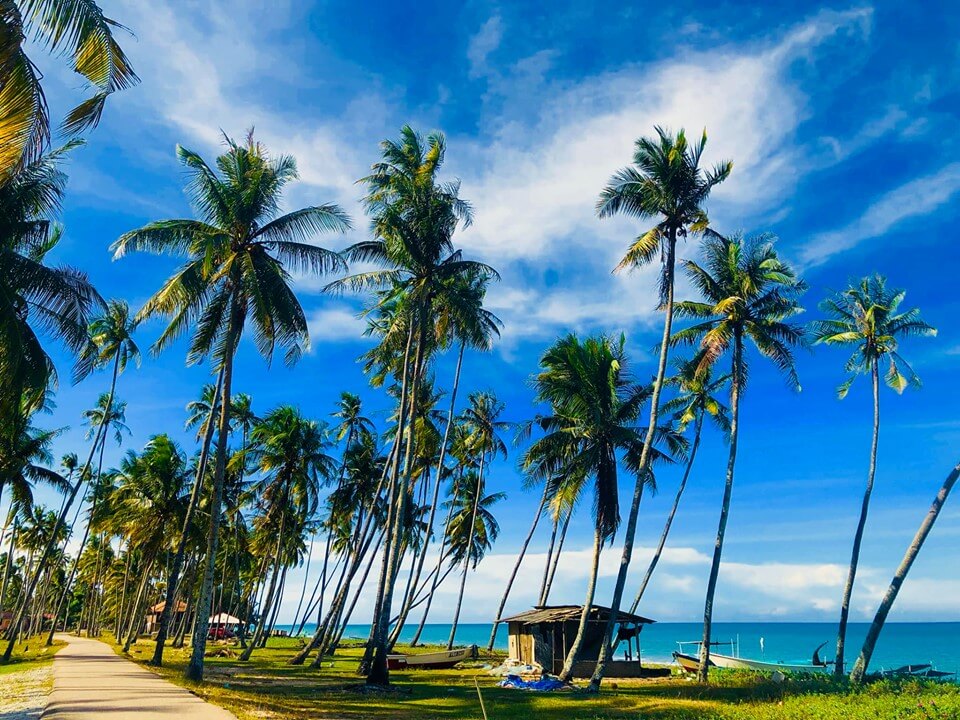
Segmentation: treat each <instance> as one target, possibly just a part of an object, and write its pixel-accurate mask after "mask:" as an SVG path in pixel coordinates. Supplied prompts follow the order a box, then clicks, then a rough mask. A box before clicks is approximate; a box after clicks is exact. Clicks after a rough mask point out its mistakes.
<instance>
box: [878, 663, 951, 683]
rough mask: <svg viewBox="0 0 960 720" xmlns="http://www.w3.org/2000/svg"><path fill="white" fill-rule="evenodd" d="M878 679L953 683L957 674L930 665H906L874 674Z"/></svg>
mask: <svg viewBox="0 0 960 720" xmlns="http://www.w3.org/2000/svg"><path fill="white" fill-rule="evenodd" d="M874 675H875V677H878V678H905V677H910V678H924V679H926V680H940V681H953V680H956V678H957V673H955V672H946V671H944V670H937V669H935V668H934V667H933V665H931V664H930V663H918V664H913V665H904V666H902V667H898V668H894V669H892V670H881V671H880V672H878V673H874Z"/></svg>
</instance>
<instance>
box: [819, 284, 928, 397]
mask: <svg viewBox="0 0 960 720" xmlns="http://www.w3.org/2000/svg"><path fill="white" fill-rule="evenodd" d="M905 297H906V292H904V291H903V290H894V289H890V288H888V287H887V280H886V278H884V277H883V276H881V275H872V276H870V277H866V278H863V279H862V280H861V281H860V282H859V283H857V284H852V285H850V286H849V287H847V289H846V290H843V291H841V292H838V293H836V294H835V295H833V296H832V297H829V298H827V299H826V300H824V301H823V302H822V303H820V309H821V310H822V311H823V312H824V313H825V314H826V315H827V318H826V319H823V320H815V321H814V322H812V323H811V325H810V330H811V334H812V335H813V339H814V342H815V343H823V344H824V345H847V346H853V347H854V350H853V354H852V355H851V356H850V359H849V360H847V363H846V365H845V366H844V369H845V370H846V371H847V372H848V373H849V374H850V375H849V377H848V378H847V379H846V380H845V381H844V382H843V384H841V385H840V387H839V388H838V389H837V394H838V395H839V396H840V397H841V398H843V397H846V395H847V393H848V392H849V390H850V386H851V385H852V384H853V381H854V379H855V378H856V376H857V375H860V374H863V373H869V372H871V370H872V369H873V367H874V366H877V365H879V364H880V362H881V361H883V360H884V359H887V360H889V363H890V364H889V367H888V369H887V372H886V374H885V376H884V378H885V380H886V383H887V385H889V386H890V387H892V388H893V389H894V390H896V391H897V392H898V393H902V392H903V391H904V390H905V389H906V388H907V387H908V386H910V385H912V386H914V387H920V378H919V377H918V376H917V374H916V373H915V372H914V371H913V368H912V367H910V364H909V363H908V362H907V361H906V360H904V359H903V356H902V355H900V352H899V341H900V340H901V339H902V338H905V337H912V336H935V335H936V334H937V330H936V328H934V327H933V326H931V325H928V324H927V323H926V322H924V321H923V319H922V318H921V317H920V311H919V310H918V309H917V308H910V309H909V310H905V311H902V312H901V311H900V305H901V304H902V303H903V300H904V298H905Z"/></svg>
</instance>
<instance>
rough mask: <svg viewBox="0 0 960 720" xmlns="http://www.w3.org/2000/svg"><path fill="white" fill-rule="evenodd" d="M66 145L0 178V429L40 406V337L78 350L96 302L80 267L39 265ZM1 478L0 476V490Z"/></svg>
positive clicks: (43, 385)
mask: <svg viewBox="0 0 960 720" xmlns="http://www.w3.org/2000/svg"><path fill="white" fill-rule="evenodd" d="M0 54H2V51H0ZM0 67H2V60H0ZM3 92H6V87H4V89H3V90H2V91H0V94H2V93H3ZM4 147H6V146H4ZM72 147H73V146H72V145H68V146H66V147H64V148H61V149H60V150H57V151H54V152H51V153H48V154H47V155H44V156H42V157H40V158H37V159H36V160H34V161H32V162H31V163H30V164H28V165H27V166H26V167H24V168H23V169H22V170H20V171H19V172H17V174H16V175H15V176H14V177H13V178H12V179H10V180H9V181H6V182H0V376H2V377H3V379H4V382H3V383H2V385H0V420H2V422H3V427H4V428H8V427H9V428H11V429H14V428H15V425H16V423H15V421H14V420H12V418H14V417H15V416H18V415H19V414H20V412H21V409H26V410H34V409H37V408H38V407H40V406H41V405H42V404H43V399H44V396H45V394H46V392H47V389H48V388H49V387H50V386H51V385H53V386H55V384H56V381H57V375H56V370H55V368H54V366H53V361H52V359H51V358H50V356H49V355H48V354H47V351H46V349H45V347H44V344H43V343H42V342H41V337H44V336H46V337H49V338H52V339H54V340H56V341H58V342H60V343H62V344H63V345H64V346H65V347H66V348H67V349H68V350H69V351H71V352H72V353H74V354H75V355H79V354H80V353H81V351H83V350H84V349H85V348H86V347H87V346H88V345H89V343H90V337H89V335H88V333H87V326H88V324H89V322H90V316H91V314H92V312H93V311H94V310H95V309H97V308H99V307H100V306H101V305H102V302H103V301H102V299H101V298H100V296H99V295H98V294H97V291H96V290H95V289H94V288H93V286H92V285H91V284H90V282H89V280H88V279H87V276H86V275H85V274H84V273H81V272H80V271H78V270H74V269H73V268H70V267H62V266H60V267H50V266H49V265H47V264H46V262H47V259H48V255H49V254H50V253H51V252H52V251H53V250H54V249H55V248H56V246H57V244H58V243H59V242H60V238H61V231H60V229H59V228H58V227H55V226H54V225H53V224H52V221H51V218H53V217H55V216H56V215H57V214H58V213H59V211H60V206H61V202H62V200H63V193H64V188H65V187H66V182H67V176H66V175H65V174H64V173H63V172H62V171H61V170H60V167H59V165H60V162H61V161H62V160H63V158H64V156H65V155H66V153H67V152H68V151H69V150H70V149H71V148H72ZM24 398H26V400H25V399H24ZM11 423H12V424H11ZM13 431H14V433H15V432H16V430H15V429H14V430H13ZM4 482H5V478H3V477H2V476H0V494H2V492H3V484H4Z"/></svg>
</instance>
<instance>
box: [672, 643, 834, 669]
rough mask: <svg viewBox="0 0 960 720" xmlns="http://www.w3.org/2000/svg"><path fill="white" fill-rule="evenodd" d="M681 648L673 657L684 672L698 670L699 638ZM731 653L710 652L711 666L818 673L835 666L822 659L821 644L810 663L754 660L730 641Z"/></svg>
mask: <svg viewBox="0 0 960 720" xmlns="http://www.w3.org/2000/svg"><path fill="white" fill-rule="evenodd" d="M677 644H678V645H679V646H680V650H679V651H677V652H675V653H673V659H674V660H675V661H676V662H677V664H678V665H679V666H680V667H681V668H682V669H683V671H684V672H690V673H692V672H696V671H697V670H698V669H699V668H700V645H701V644H702V643H701V642H700V641H699V640H693V641H689V642H681V643H677ZM711 644H716V645H720V644H723V645H726V644H727V643H711ZM729 644H730V655H725V654H723V653H715V652H711V653H710V667H718V668H726V669H729V670H752V671H755V672H774V671H780V672H791V673H818V672H826V671H827V670H828V669H829V668H832V667H833V666H832V665H831V664H830V663H827V662H824V661H823V660H821V659H820V654H819V651H820V648H821V647H823V645H820V647H818V648H817V649H816V650H814V651H813V661H812V662H809V663H786V662H768V661H766V660H752V659H750V658H743V657H740V654H739V653H738V652H737V651H736V645H735V644H734V642H733V641H732V640H731V641H730V643H729ZM686 645H693V646H695V647H696V651H695V652H684V646H686Z"/></svg>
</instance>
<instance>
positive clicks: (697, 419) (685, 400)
mask: <svg viewBox="0 0 960 720" xmlns="http://www.w3.org/2000/svg"><path fill="white" fill-rule="evenodd" d="M675 365H676V371H677V372H676V375H674V376H673V377H670V378H667V380H666V384H667V385H670V386H673V387H675V388H676V389H677V395H676V396H675V397H673V398H671V399H670V400H668V401H667V402H665V403H664V404H663V410H664V412H666V413H671V414H673V416H674V422H675V425H676V429H677V431H678V432H681V433H683V432H686V431H687V429H688V428H689V427H690V425H691V424H693V443H692V444H691V446H690V453H689V454H688V455H687V462H686V467H685V468H684V471H683V478H682V479H681V480H680V485H679V486H677V494H676V495H675V496H674V498H673V505H672V506H671V508H670V512H669V514H668V515H667V521H666V522H665V523H664V525H663V532H661V533H660V541H659V542H658V543H657V547H656V550H654V552H653V557H652V558H651V559H650V564H649V565H648V566H647V571H646V572H645V573H644V575H643V580H641V581H640V587H639V589H638V590H637V596H636V597H635V598H634V599H633V604H632V605H631V606H630V612H631V613H635V612H636V611H637V606H638V605H639V604H640V600H641V599H642V598H643V594H644V592H646V589H647V585H648V584H649V583H650V578H651V577H653V572H654V570H656V569H657V564H658V563H659V562H660V556H661V555H662V554H663V548H664V547H665V546H666V544H667V537H668V536H669V535H670V528H671V526H672V525H673V519H674V517H676V515H677V508H678V507H679V506H680V499H681V498H682V497H683V491H684V489H685V488H686V487H687V480H688V479H689V478H690V471H691V470H692V469H693V463H694V461H695V460H696V459H697V450H698V449H699V448H700V435H701V433H702V432H703V423H704V420H705V419H706V418H709V419H710V420H712V421H713V423H714V424H715V425H716V426H717V428H718V429H719V430H720V431H721V432H723V433H724V434H725V435H726V434H728V433H729V432H730V414H729V411H728V410H727V407H726V406H725V405H724V404H723V402H721V401H720V400H718V399H717V397H716V395H717V393H718V392H720V390H721V389H723V388H724V387H725V386H726V384H727V382H729V380H730V376H729V375H722V376H721V377H719V378H716V379H714V377H713V372H712V368H710V367H706V368H701V367H700V361H699V358H697V357H694V358H692V359H690V360H680V361H679V362H676V363H675Z"/></svg>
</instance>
